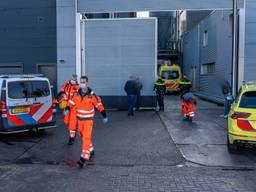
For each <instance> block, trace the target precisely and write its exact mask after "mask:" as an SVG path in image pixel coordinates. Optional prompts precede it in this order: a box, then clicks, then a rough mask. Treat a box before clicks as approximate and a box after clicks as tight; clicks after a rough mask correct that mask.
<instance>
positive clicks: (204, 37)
mask: <svg viewBox="0 0 256 192" xmlns="http://www.w3.org/2000/svg"><path fill="white" fill-rule="evenodd" d="M208 38H209V37H208V31H207V30H205V31H204V34H203V46H204V47H206V46H207V45H208Z"/></svg>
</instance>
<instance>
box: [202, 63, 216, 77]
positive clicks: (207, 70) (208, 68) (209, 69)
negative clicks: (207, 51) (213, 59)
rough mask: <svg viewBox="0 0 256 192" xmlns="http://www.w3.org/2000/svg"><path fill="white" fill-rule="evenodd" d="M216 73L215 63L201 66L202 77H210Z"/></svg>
mask: <svg viewBox="0 0 256 192" xmlns="http://www.w3.org/2000/svg"><path fill="white" fill-rule="evenodd" d="M214 72H215V63H207V64H202V65H201V75H208V74H212V73H214Z"/></svg>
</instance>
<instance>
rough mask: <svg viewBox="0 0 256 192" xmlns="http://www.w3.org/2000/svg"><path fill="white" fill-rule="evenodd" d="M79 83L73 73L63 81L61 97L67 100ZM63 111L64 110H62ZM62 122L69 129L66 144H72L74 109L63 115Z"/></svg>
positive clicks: (74, 127) (77, 88)
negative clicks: (66, 80) (68, 79)
mask: <svg viewBox="0 0 256 192" xmlns="http://www.w3.org/2000/svg"><path fill="white" fill-rule="evenodd" d="M79 88H80V87H79V85H78V83H77V75H75V74H73V75H72V79H71V80H70V81H68V82H65V83H64V84H63V85H62V87H61V92H62V93H63V95H62V99H64V100H65V101H67V102H69V100H70V99H72V98H73V97H74V95H75V93H77V91H78V90H79ZM64 113H65V110H64ZM64 123H65V124H66V126H67V127H68V129H69V141H68V145H73V143H74V140H75V136H76V124H77V121H76V111H75V110H74V109H72V110H70V112H69V113H68V114H67V115H65V116H64Z"/></svg>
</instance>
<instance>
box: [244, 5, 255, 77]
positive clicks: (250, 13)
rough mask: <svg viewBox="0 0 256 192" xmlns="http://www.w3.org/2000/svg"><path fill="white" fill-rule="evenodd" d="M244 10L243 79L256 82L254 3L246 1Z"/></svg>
mask: <svg viewBox="0 0 256 192" xmlns="http://www.w3.org/2000/svg"><path fill="white" fill-rule="evenodd" d="M246 3H247V4H246V10H245V14H246V15H245V19H246V20H245V58H244V62H245V64H244V79H245V80H246V81H249V80H256V54H255V50H256V35H255V34H256V13H255V10H256V1H255V0H247V1H246Z"/></svg>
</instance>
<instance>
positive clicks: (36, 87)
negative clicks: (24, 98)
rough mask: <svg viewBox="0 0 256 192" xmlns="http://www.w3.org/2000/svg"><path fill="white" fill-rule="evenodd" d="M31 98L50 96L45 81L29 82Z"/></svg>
mask: <svg viewBox="0 0 256 192" xmlns="http://www.w3.org/2000/svg"><path fill="white" fill-rule="evenodd" d="M31 85H32V86H31V87H32V91H31V96H32V97H46V96H49V95H50V89H49V84H48V82H47V81H31Z"/></svg>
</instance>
